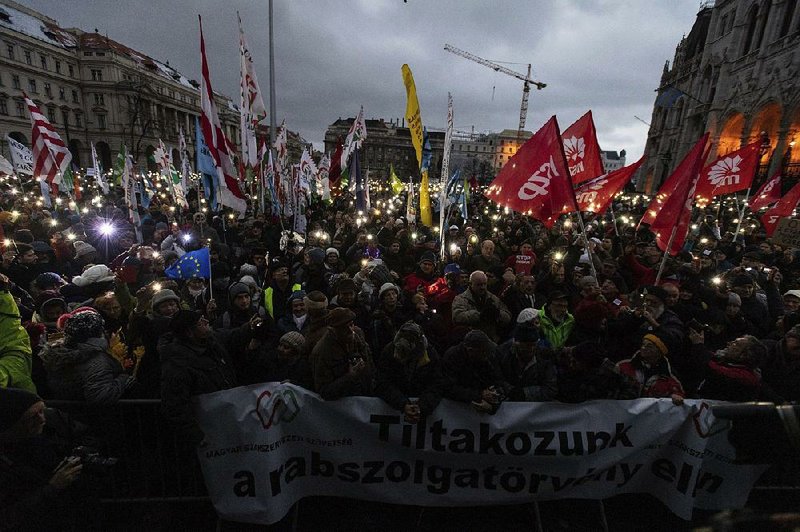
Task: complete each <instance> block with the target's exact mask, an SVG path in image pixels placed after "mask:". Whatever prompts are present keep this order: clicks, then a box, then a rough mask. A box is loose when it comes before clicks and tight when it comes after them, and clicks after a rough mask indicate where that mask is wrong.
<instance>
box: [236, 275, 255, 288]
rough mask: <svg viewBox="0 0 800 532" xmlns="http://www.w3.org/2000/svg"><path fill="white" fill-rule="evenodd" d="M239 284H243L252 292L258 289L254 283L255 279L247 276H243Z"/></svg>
mask: <svg viewBox="0 0 800 532" xmlns="http://www.w3.org/2000/svg"><path fill="white" fill-rule="evenodd" d="M239 282H240V283H243V284H246V285H247V286H248V287H249V288H251V289H253V290H257V289H258V283H257V282H256V280H255V279H253V278H252V277H250V276H249V275H243V276H242V278H241V279H239Z"/></svg>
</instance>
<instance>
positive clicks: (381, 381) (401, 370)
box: [375, 321, 446, 423]
mask: <svg viewBox="0 0 800 532" xmlns="http://www.w3.org/2000/svg"><path fill="white" fill-rule="evenodd" d="M376 366H377V370H378V373H377V382H376V385H375V392H376V394H377V395H378V397H380V398H381V399H383V400H384V401H386V402H387V403H388V404H389V405H390V406H391V407H392V408H394V409H396V410H398V411H400V412H402V413H403V416H404V419H405V421H406V422H408V423H417V422H419V421H420V420H421V419H422V418H425V417H427V416H428V415H430V413H431V412H433V410H434V409H435V408H436V406H437V405H438V404H439V402H440V401H441V400H442V395H443V394H444V390H445V388H446V384H445V380H444V376H443V375H442V369H441V361H440V359H439V355H438V353H437V352H436V349H434V347H433V346H432V345H430V344H429V343H428V340H427V338H426V337H425V334H424V333H423V331H422V327H420V326H419V325H417V324H416V323H414V322H413V321H408V322H406V323H404V324H402V325H401V326H400V327H399V328H398V330H397V333H396V334H395V335H394V337H393V339H392V341H391V342H390V343H388V344H387V345H386V346H385V347H384V348H383V350H382V351H381V353H380V354H379V355H378V358H377V360H376ZM412 398H416V399H413V400H412Z"/></svg>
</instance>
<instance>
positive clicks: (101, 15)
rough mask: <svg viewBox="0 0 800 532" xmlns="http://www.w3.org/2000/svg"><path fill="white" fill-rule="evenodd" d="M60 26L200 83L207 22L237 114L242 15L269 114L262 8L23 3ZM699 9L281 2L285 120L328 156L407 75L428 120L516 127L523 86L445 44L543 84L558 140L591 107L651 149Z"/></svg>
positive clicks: (398, 103) (560, 3) (552, 2)
mask: <svg viewBox="0 0 800 532" xmlns="http://www.w3.org/2000/svg"><path fill="white" fill-rule="evenodd" d="M20 1H21V3H23V4H25V5H28V6H30V7H32V8H34V9H36V10H38V11H40V12H42V13H44V14H46V15H48V16H50V17H52V18H55V19H56V20H57V21H58V22H59V23H60V24H61V25H62V26H65V27H80V28H82V29H85V30H88V31H91V30H93V29H94V28H98V29H99V31H100V32H101V33H104V34H106V33H107V34H108V36H109V37H110V38H112V39H115V40H117V41H120V42H122V43H124V44H126V45H128V46H130V47H132V48H134V49H137V50H140V51H142V52H144V53H146V54H148V55H150V56H152V57H154V58H156V59H159V60H161V61H169V63H170V65H172V66H173V67H175V68H177V69H178V70H180V71H181V72H183V73H184V74H185V75H187V76H188V77H189V78H194V79H198V80H199V79H200V56H199V54H200V52H199V32H198V26H197V15H198V13H199V14H201V15H203V21H204V31H205V38H206V49H207V52H208V54H209V63H210V68H211V82H212V85H213V86H214V89H215V90H217V91H220V92H223V93H226V94H228V95H229V96H231V97H233V98H234V101H235V102H237V103H238V100H239V97H238V94H239V53H238V29H237V23H236V11H237V10H239V12H240V13H241V15H242V21H243V25H244V29H245V33H246V35H247V39H248V41H249V44H250V48H251V50H252V54H253V57H254V60H255V63H256V68H257V74H258V76H259V81H260V83H261V89H262V91H263V93H264V100H265V104H266V105H267V106H269V103H268V96H269V85H268V83H269V76H268V74H269V68H268V60H269V56H268V45H267V39H268V37H267V31H268V26H267V18H268V13H267V0H249V1H248V0H225V1H221V0H133V1H129V2H117V1H108V0H69V1H68V2H53V0H20ZM698 5H699V4H698V2H697V0H691V1H690V0H672V1H669V2H663V1H656V0H636V1H625V0H549V1H548V0H535V1H534V0H527V1H525V0H486V1H478V0H472V1H467V0H408V2H407V3H404V2H403V1H402V0H327V1H325V0H293V1H291V0H276V1H275V3H274V15H275V22H274V28H275V34H276V42H275V62H276V74H275V77H276V84H277V98H276V101H277V121H278V123H280V121H281V120H282V119H283V118H285V119H286V122H287V124H288V126H289V129H291V130H294V131H299V132H300V134H301V135H302V136H303V137H304V138H305V139H306V140H308V141H311V142H313V143H314V145H315V147H317V148H322V142H323V138H324V134H325V129H326V128H327V126H328V125H329V124H331V123H332V122H333V121H335V120H336V119H337V118H339V117H348V116H355V114H356V113H357V112H358V108H359V106H360V105H363V106H364V110H365V114H366V116H367V118H385V119H386V120H389V119H391V118H396V117H402V116H403V114H404V112H405V103H406V95H405V88H404V87H403V82H402V77H401V74H400V67H401V66H402V65H403V63H408V64H409V66H410V67H411V70H412V72H413V74H414V79H415V81H416V86H417V93H418V95H419V100H420V107H421V114H422V122H423V124H424V125H426V126H427V127H430V128H443V127H444V125H445V121H446V116H447V92H448V91H449V92H451V93H452V94H453V99H454V109H455V126H456V128H457V129H461V130H470V129H471V128H472V127H473V126H474V128H475V130H476V131H500V130H502V129H516V128H517V126H518V123H519V107H520V102H521V97H522V82H521V81H519V80H517V79H515V78H512V77H509V76H506V75H504V74H501V73H497V72H494V71H493V70H491V69H489V68H487V67H485V66H482V65H479V64H477V63H473V62H472V61H468V60H466V59H463V58H461V57H458V56H456V55H453V54H450V53H448V52H446V51H444V49H443V47H444V44H445V43H449V44H451V45H453V46H456V47H457V48H461V49H462V50H466V51H468V52H471V53H473V54H475V55H477V56H480V57H483V58H486V59H489V60H492V61H498V62H500V61H502V62H509V63H519V64H509V65H505V66H507V67H508V68H510V69H512V70H516V71H519V72H523V73H524V72H525V70H526V69H527V63H531V64H532V66H533V76H532V77H533V78H534V79H537V80H539V81H542V82H544V83H547V88H545V89H544V90H541V91H537V90H535V89H533V90H531V95H530V103H529V109H528V121H527V127H526V129H529V130H534V131H535V130H536V129H538V128H539V127H540V126H541V125H542V124H543V123H544V122H545V121H546V120H547V119H548V118H549V117H550V116H551V115H553V114H556V115H558V119H559V123H560V125H561V129H562V130H564V129H566V128H567V126H569V124H571V123H572V122H573V121H574V120H576V119H577V118H578V117H580V116H581V115H582V114H583V113H584V112H586V110H587V109H592V111H593V114H594V119H595V124H596V126H597V132H598V140H599V142H600V146H601V148H602V149H605V150H620V149H623V148H624V149H626V150H627V151H628V161H629V162H633V161H634V160H635V159H636V158H638V157H639V156H640V155H641V153H642V151H643V150H644V144H645V140H646V136H647V126H646V125H645V124H643V123H642V122H640V121H638V120H637V119H636V118H634V115H635V116H638V117H640V118H642V119H643V120H645V121H646V122H650V117H651V114H652V108H653V101H654V100H655V93H654V92H653V91H654V89H656V88H657V87H658V83H659V80H660V77H661V71H662V68H663V66H664V61H666V60H670V61H671V60H672V57H673V54H674V51H675V46H676V45H677V44H678V42H679V41H680V39H681V37H682V36H683V35H684V34H687V33H688V32H689V30H690V29H691V27H692V23H693V22H694V19H695V15H696V14H697V11H698Z"/></svg>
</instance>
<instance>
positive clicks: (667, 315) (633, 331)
mask: <svg viewBox="0 0 800 532" xmlns="http://www.w3.org/2000/svg"><path fill="white" fill-rule="evenodd" d="M642 293H643V296H644V297H643V302H642V306H641V307H640V308H636V309H633V310H631V309H623V310H624V311H623V312H621V313H620V315H619V316H618V317H617V319H616V320H614V321H613V322H610V323H609V338H610V339H611V340H612V343H613V344H615V345H614V349H609V353H611V354H613V353H616V354H617V356H618V357H623V358H625V357H629V356H631V355H632V354H633V353H634V352H635V351H636V348H637V347H638V346H640V345H641V342H642V338H643V337H644V335H645V334H650V333H652V334H656V335H658V337H659V338H660V339H661V340H662V341H663V342H664V343H665V344H667V345H668V346H669V349H670V350H671V351H672V355H673V356H676V355H677V354H678V353H677V351H678V350H679V349H680V347H681V346H682V345H683V343H684V340H685V338H686V336H685V333H684V325H683V322H681V320H680V318H678V316H677V315H676V314H675V313H674V312H672V311H671V310H668V309H667V307H666V300H667V293H666V292H665V291H664V289H663V288H661V287H660V286H646V287H645V288H644V289H643V291H642Z"/></svg>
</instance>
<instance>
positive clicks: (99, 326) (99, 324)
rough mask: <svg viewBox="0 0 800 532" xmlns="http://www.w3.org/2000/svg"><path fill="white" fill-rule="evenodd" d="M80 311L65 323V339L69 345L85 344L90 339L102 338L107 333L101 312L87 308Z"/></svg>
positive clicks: (70, 316) (72, 314)
mask: <svg viewBox="0 0 800 532" xmlns="http://www.w3.org/2000/svg"><path fill="white" fill-rule="evenodd" d="M79 310H80V311H79ZM79 310H76V311H75V312H73V313H71V314H70V315H69V317H68V318H67V319H66V321H65V322H64V337H65V339H66V343H67V344H76V343H80V342H85V341H86V340H88V339H89V338H101V337H102V336H103V334H104V333H105V330H104V327H105V321H104V320H103V316H101V315H100V313H99V312H97V311H96V310H94V309H88V308H85V307H84V309H82V310H81V309H79Z"/></svg>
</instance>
